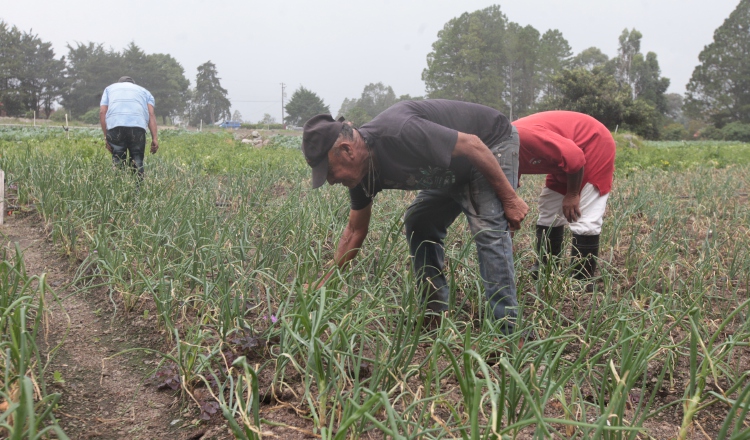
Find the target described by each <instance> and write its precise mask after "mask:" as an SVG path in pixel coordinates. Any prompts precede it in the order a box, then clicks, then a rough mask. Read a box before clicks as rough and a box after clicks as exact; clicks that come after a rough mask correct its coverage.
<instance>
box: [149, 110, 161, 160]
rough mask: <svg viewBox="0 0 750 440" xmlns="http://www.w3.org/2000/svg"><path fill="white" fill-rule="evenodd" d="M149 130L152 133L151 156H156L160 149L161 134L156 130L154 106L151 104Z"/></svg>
mask: <svg viewBox="0 0 750 440" xmlns="http://www.w3.org/2000/svg"><path fill="white" fill-rule="evenodd" d="M148 130H149V131H150V132H151V154H154V153H156V150H158V149H159V134H158V132H157V128H156V114H155V113H154V106H153V105H151V104H149V105H148Z"/></svg>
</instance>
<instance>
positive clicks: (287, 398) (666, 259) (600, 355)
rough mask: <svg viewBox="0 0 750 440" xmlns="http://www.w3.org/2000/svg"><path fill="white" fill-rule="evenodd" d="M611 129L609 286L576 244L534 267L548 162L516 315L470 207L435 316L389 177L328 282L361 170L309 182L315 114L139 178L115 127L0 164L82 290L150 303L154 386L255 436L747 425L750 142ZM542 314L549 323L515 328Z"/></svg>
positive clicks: (633, 434)
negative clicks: (585, 270) (499, 303)
mask: <svg viewBox="0 0 750 440" xmlns="http://www.w3.org/2000/svg"><path fill="white" fill-rule="evenodd" d="M617 140H618V144H619V146H618V159H617V163H616V166H617V171H616V175H615V183H614V189H613V192H612V194H611V196H610V198H609V205H608V210H607V214H606V216H605V221H604V230H603V232H602V250H601V253H600V258H601V262H600V272H601V274H600V277H599V279H598V281H597V283H596V285H595V288H594V290H593V291H592V292H589V291H587V290H586V289H585V288H583V286H581V285H579V284H578V283H577V282H576V281H574V280H572V279H571V278H570V276H569V273H567V272H566V271H565V266H567V265H564V266H563V268H562V269H560V270H555V269H553V268H551V267H547V268H545V270H543V271H542V274H541V276H540V277H539V279H538V280H534V279H532V278H531V277H530V275H529V273H528V268H529V267H530V266H531V264H532V262H533V260H534V258H535V257H534V251H533V246H532V244H533V239H532V235H533V233H534V232H533V225H534V222H535V220H536V209H535V208H536V203H535V199H536V195H537V194H538V193H539V191H540V190H541V185H542V182H543V177H542V176H526V177H524V178H523V179H522V187H521V188H520V189H519V192H520V193H521V195H522V197H523V198H524V200H526V201H527V202H528V204H529V206H530V207H531V213H530V214H529V216H528V217H527V219H526V221H525V222H524V227H523V229H522V230H521V231H519V232H518V233H517V234H516V235H515V238H514V246H515V257H516V263H515V264H516V274H517V282H518V289H519V303H520V304H521V306H522V310H521V315H522V316H523V318H522V321H521V323H520V326H519V327H520V330H521V331H519V332H518V333H516V334H514V335H511V336H510V337H500V336H499V334H498V332H497V329H496V328H494V326H493V322H492V321H490V320H488V319H486V311H485V308H484V293H483V289H482V287H481V282H480V278H479V270H478V266H477V262H476V256H475V251H474V249H473V244H472V240H471V236H470V233H469V231H468V228H467V226H466V223H465V221H463V220H462V219H461V218H459V220H458V221H457V222H456V223H455V224H454V226H453V227H452V228H451V229H450V232H449V236H448V238H447V240H446V267H447V270H448V272H449V281H450V286H451V292H452V296H451V312H450V314H449V316H448V319H444V320H443V321H442V323H441V325H440V327H439V328H436V329H430V330H427V329H423V328H422V317H423V309H422V308H421V307H420V303H419V301H418V300H417V299H416V298H415V296H416V293H415V291H414V284H415V283H414V279H413V276H412V274H411V271H410V262H409V257H408V248H407V244H406V241H405V239H404V237H403V231H402V226H403V225H402V216H403V213H404V210H405V208H406V206H408V203H409V201H410V200H411V199H412V198H413V197H414V193H410V192H400V191H386V192H383V193H381V194H379V195H378V197H377V199H376V201H375V205H374V208H373V222H372V224H371V226H370V233H369V235H368V238H367V240H366V242H365V245H364V248H363V249H362V251H361V252H360V255H359V258H358V259H357V260H356V262H355V264H353V266H352V267H351V268H350V269H349V270H346V271H341V272H338V273H337V274H336V275H335V276H333V277H332V278H331V279H330V280H329V281H328V282H327V284H326V285H325V287H324V288H321V289H319V290H315V289H313V288H312V287H310V286H315V285H316V282H315V281H316V280H317V279H319V278H320V277H321V276H322V275H323V274H324V272H325V271H326V270H327V268H328V262H329V260H330V259H331V258H332V256H333V249H334V247H335V245H336V242H337V240H338V237H339V235H340V234H341V232H342V230H343V228H344V226H345V225H346V221H347V217H348V212H349V205H348V196H347V193H346V190H345V188H342V187H334V188H332V187H329V186H325V187H324V188H322V189H320V190H311V189H309V168H308V167H307V165H306V164H305V162H304V159H303V158H302V155H301V153H300V151H299V144H300V138H299V137H281V136H279V137H274V138H272V139H271V143H270V144H269V145H268V146H266V147H264V148H253V147H248V146H246V144H242V143H240V142H238V141H237V140H235V139H233V138H232V137H231V135H228V134H221V133H190V132H180V131H164V132H163V134H161V133H160V143H161V149H160V150H159V152H158V153H157V154H156V155H153V156H152V155H148V157H147V158H146V179H145V181H144V182H143V184H141V185H136V181H135V179H134V178H133V177H132V176H131V175H130V174H129V173H127V172H122V171H119V170H113V169H112V167H111V162H110V159H109V158H108V156H107V154H106V151H105V150H104V148H103V145H102V141H101V132H100V131H99V130H94V129H92V130H76V131H75V132H71V134H70V139H68V138H67V136H66V135H65V134H62V133H61V132H60V131H59V130H52V129H50V130H32V129H0V169H3V170H5V171H6V173H7V176H8V182H7V183H8V185H12V186H13V187H14V188H17V193H18V205H19V209H21V207H25V208H24V209H25V210H26V211H35V212H37V213H38V215H39V216H40V217H41V219H42V220H43V221H44V223H45V224H46V227H47V230H48V231H49V236H50V239H51V240H52V241H53V242H54V243H55V244H56V245H57V246H58V248H59V249H60V252H62V253H64V254H65V255H67V256H69V258H70V260H71V261H73V262H75V264H76V265H77V273H76V281H75V286H76V288H77V289H78V290H79V291H90V292H96V293H97V294H101V295H104V296H108V297H109V298H111V300H112V301H113V303H114V304H116V313H118V314H124V316H126V317H127V316H130V317H137V316H142V315H144V313H148V314H150V315H152V316H155V317H156V322H155V323H154V324H153V325H154V326H155V329H156V330H158V331H161V332H162V334H163V335H164V336H163V337H164V341H165V346H167V347H169V349H167V350H164V349H162V350H161V351H160V353H161V355H160V356H161V359H163V362H162V363H161V364H160V365H159V366H158V367H157V368H156V370H155V371H154V373H155V377H156V382H157V384H156V385H173V388H175V389H178V390H179V391H180V394H181V396H182V400H181V401H182V403H183V405H186V406H190V407H194V408H199V410H200V411H202V412H205V413H210V412H211V411H217V412H219V413H221V414H223V416H224V423H226V424H227V425H228V426H229V428H230V429H231V430H232V432H233V433H234V435H235V436H236V437H237V438H242V439H254V438H261V437H267V433H268V432H269V431H272V430H274V429H282V428H284V427H286V429H288V431H285V432H290V433H294V434H295V435H313V436H317V437H320V438H324V439H348V438H393V439H412V438H424V439H432V438H446V439H447V438H462V439H486V438H518V439H525V438H539V439H547V438H553V437H554V438H588V439H620V438H627V439H648V438H696V439H698V438H716V439H747V438H750V424H749V422H748V420H749V419H748V413H749V410H750V347H749V346H748V345H749V344H750V319H749V317H750V299H748V290H747V289H748V283H749V282H750V211H749V210H748V192H749V191H750V178H749V177H748V175H749V173H750V145H748V144H736V143H735V144H732V143H708V144H707V143H679V142H678V143H657V142H653V143H648V142H647V143H641V142H637V145H636V144H635V143H633V142H631V141H629V140H628V139H626V138H623V137H622V136H621V135H618V136H617ZM631 144H632V146H631ZM8 256H11V255H10V254H9V255H8ZM4 292H5V291H4V290H3V289H2V288H0V293H2V294H3V295H4V294H5V293H4ZM0 304H5V303H4V302H2V301H0ZM4 310H5V309H0V314H2V313H4V312H3V311H4ZM2 322H4V321H2ZM9 322H10V321H9ZM151 322H152V323H153V322H154V321H151ZM525 330H531V331H533V332H534V333H535V334H536V335H537V336H538V337H537V339H536V340H532V341H528V342H526V343H525V344H523V346H522V347H521V348H519V344H518V340H519V338H521V334H522V331H525ZM1 338H2V342H3V343H5V342H6V340H7V339H8V337H7V336H1ZM30 346H31V345H30ZM152 349H154V347H144V350H152ZM133 353H134V352H127V353H122V354H120V356H126V357H127V356H130V355H132V354H133ZM498 353H499V354H498ZM490 359H493V360H492V362H489V360H490ZM14 371H15V370H14ZM158 382H161V384H160V383H158ZM4 383H5V384H8V383H9V382H8V380H5V381H4ZM197 390H202V391H201V392H200V393H196V391H197ZM3 392H5V390H4V391H3ZM198 395H200V396H202V397H196V396H198ZM54 398H56V397H54ZM49 399H53V397H50V398H49ZM196 411H197V410H196ZM207 415H210V414H207ZM45 417H46V415H45ZM207 418H208V417H207ZM0 422H1V421H0ZM0 429H2V427H1V426H0ZM704 434H705V435H706V436H704ZM295 438H296V437H295ZM300 438H302V437H300Z"/></svg>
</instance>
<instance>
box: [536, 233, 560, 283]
mask: <svg viewBox="0 0 750 440" xmlns="http://www.w3.org/2000/svg"><path fill="white" fill-rule="evenodd" d="M564 236H565V226H554V227H549V226H539V225H536V252H537V254H538V255H539V256H540V257H541V259H542V265H543V266H544V265H547V261H548V256H549V255H552V256H553V257H555V258H561V257H562V242H563V237H564ZM531 276H532V277H533V278H534V279H536V278H537V277H538V276H539V260H537V261H536V263H534V265H533V266H532V267H531Z"/></svg>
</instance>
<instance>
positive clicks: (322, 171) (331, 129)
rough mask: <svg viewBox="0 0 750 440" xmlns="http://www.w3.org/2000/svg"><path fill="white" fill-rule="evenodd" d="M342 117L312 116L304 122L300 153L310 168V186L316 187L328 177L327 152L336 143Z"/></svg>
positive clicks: (341, 125)
mask: <svg viewBox="0 0 750 440" xmlns="http://www.w3.org/2000/svg"><path fill="white" fill-rule="evenodd" d="M343 126H344V117H343V116H342V117H340V118H338V119H333V117H332V116H331V115H317V116H313V117H312V118H310V120H308V121H307V122H305V126H304V127H303V130H302V153H303V154H304V155H305V160H307V164H308V165H310V167H311V168H312V187H313V188H318V187H320V186H322V185H323V184H324V183H325V182H326V178H327V177H328V152H329V151H330V150H331V147H333V144H335V143H336V139H338V137H339V134H340V133H341V127H343Z"/></svg>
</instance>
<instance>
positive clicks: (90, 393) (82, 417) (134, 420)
mask: <svg viewBox="0 0 750 440" xmlns="http://www.w3.org/2000/svg"><path fill="white" fill-rule="evenodd" d="M0 242H1V243H2V245H3V246H6V247H10V248H11V249H14V248H15V244H16V243H18V245H19V247H20V249H21V250H22V251H23V257H24V261H25V264H26V272H27V274H28V275H29V276H32V275H41V274H43V273H46V274H47V282H48V284H49V285H50V286H51V287H52V289H53V290H54V291H55V293H56V294H57V296H58V297H59V298H60V300H61V301H60V304H57V303H55V302H54V296H53V295H52V294H49V295H48V297H47V305H48V310H47V311H48V313H49V321H48V322H49V328H48V331H47V332H46V335H44V337H43V338H42V340H40V341H37V343H38V345H39V348H40V350H42V352H43V353H42V355H43V357H44V356H47V355H48V354H50V353H51V352H52V360H51V363H50V365H49V366H48V368H47V374H46V375H45V380H46V383H47V392H48V393H53V392H59V393H62V399H61V401H60V405H59V409H58V410H57V411H56V412H55V414H56V416H57V417H58V419H59V421H60V426H61V427H62V428H63V430H64V431H65V433H66V434H67V435H68V436H69V437H70V438H71V439H133V440H135V439H179V440H187V439H194V440H197V439H228V438H232V436H231V435H230V434H229V432H228V430H227V428H226V427H225V426H224V423H223V421H220V420H216V421H215V423H209V424H205V423H199V420H198V417H197V413H196V412H195V410H194V409H190V408H184V407H183V406H181V403H180V401H179V398H178V396H177V395H176V394H175V392H173V391H171V390H169V391H162V390H158V389H157V387H156V386H154V385H153V384H152V383H151V382H150V381H149V378H150V377H151V375H152V373H153V370H154V368H155V367H156V365H157V364H158V362H159V359H158V358H157V357H156V356H154V355H152V354H147V353H145V352H143V351H134V352H129V353H126V354H122V355H119V356H116V355H117V354H118V353H120V352H122V351H124V350H127V349H131V348H137V347H149V348H156V349H158V348H164V347H159V344H163V341H164V339H165V338H164V336H163V335H160V334H159V333H158V332H156V331H154V328H155V325H154V320H153V316H152V317H150V318H151V319H149V317H144V316H137V317H136V316H124V315H123V312H122V308H120V309H119V311H118V312H117V313H114V308H113V307H112V303H111V302H110V300H109V296H108V295H107V291H106V289H104V290H90V291H84V292H81V291H79V290H77V289H76V288H75V287H72V286H71V285H70V283H71V280H72V279H73V277H74V274H75V270H76V266H77V265H76V264H74V263H75V262H69V261H67V260H66V259H64V258H61V256H60V255H61V253H60V252H56V251H55V249H54V247H53V246H52V244H51V243H50V241H49V240H48V239H47V234H46V232H45V230H44V226H43V224H42V222H41V220H39V219H38V218H37V217H36V216H34V215H28V216H19V215H14V216H10V217H6V218H5V224H4V225H3V226H0ZM58 345H60V347H59V348H58V349H57V350H56V351H54V350H55V347H57V346H58ZM55 373H57V375H58V381H55ZM60 379H61V380H60ZM219 417H220V416H219ZM212 422H213V421H212Z"/></svg>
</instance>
